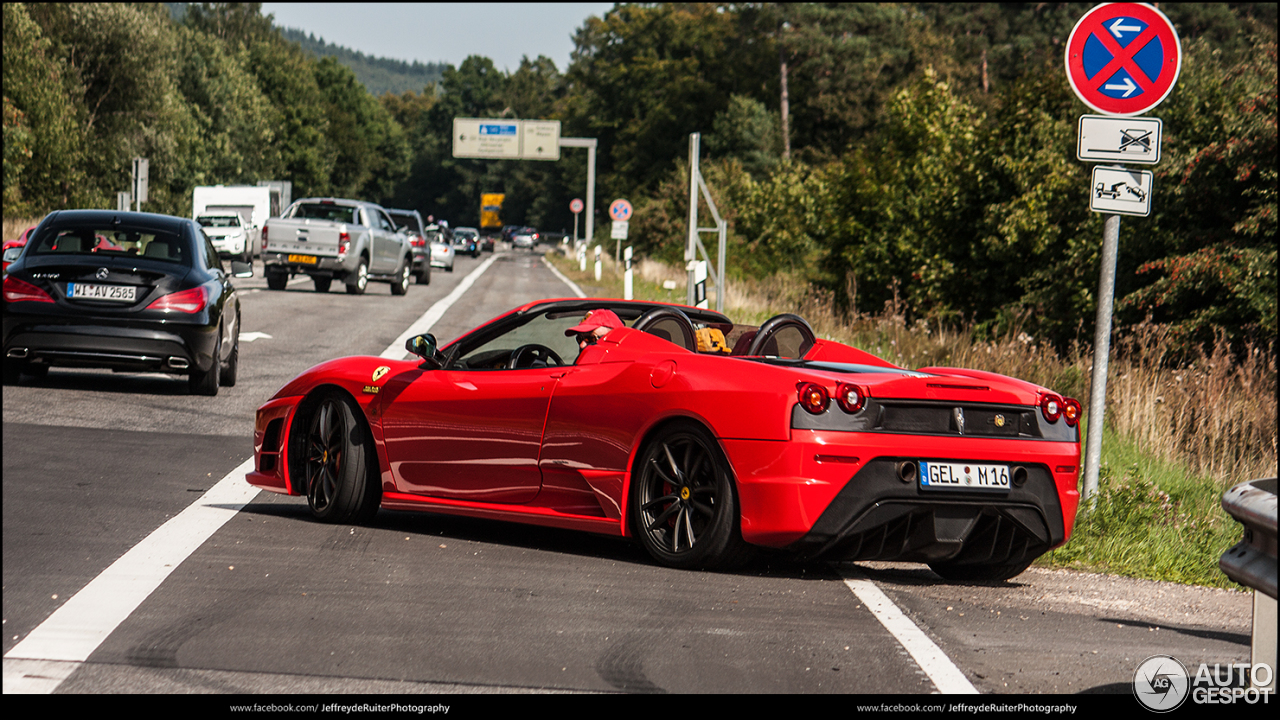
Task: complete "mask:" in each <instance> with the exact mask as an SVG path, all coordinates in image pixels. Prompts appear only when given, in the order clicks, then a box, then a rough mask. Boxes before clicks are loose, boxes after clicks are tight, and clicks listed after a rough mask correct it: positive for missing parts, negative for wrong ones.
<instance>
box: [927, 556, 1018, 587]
mask: <svg viewBox="0 0 1280 720" xmlns="http://www.w3.org/2000/svg"><path fill="white" fill-rule="evenodd" d="M1030 566H1031V561H1030V560H1027V561H1025V562H1024V561H1021V560H1019V561H1017V562H1009V563H976V564H966V565H956V564H950V563H929V569H930V570H932V571H934V572H936V573H938V574H939V575H941V576H942V579H943V580H950V581H951V582H998V581H1000V580H1008V579H1009V578H1012V577H1016V576H1018V575H1021V574H1022V571H1024V570H1026V569H1027V568H1028V567H1030Z"/></svg>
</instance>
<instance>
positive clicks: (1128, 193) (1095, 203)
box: [1089, 166, 1155, 217]
mask: <svg viewBox="0 0 1280 720" xmlns="http://www.w3.org/2000/svg"><path fill="white" fill-rule="evenodd" d="M1154 178H1155V176H1154V175H1153V174H1152V173H1151V171H1149V170H1128V169H1126V168H1121V167H1103V166H1098V167H1095V168H1094V169H1093V179H1092V181H1091V184H1090V187H1089V209H1090V210H1092V211H1094V212H1101V213H1113V214H1116V215H1137V216H1139V217H1146V216H1147V215H1150V214H1151V187H1152V184H1153V180H1154Z"/></svg>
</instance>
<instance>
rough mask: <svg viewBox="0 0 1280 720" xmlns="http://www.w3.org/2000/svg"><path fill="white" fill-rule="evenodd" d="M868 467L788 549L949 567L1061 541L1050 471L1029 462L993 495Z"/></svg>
mask: <svg viewBox="0 0 1280 720" xmlns="http://www.w3.org/2000/svg"><path fill="white" fill-rule="evenodd" d="M904 461H905V462H914V460H909V459H907V458H901V459H894V458H880V459H877V460H874V461H872V462H869V463H867V464H866V465H865V466H864V467H863V468H862V469H861V470H860V471H859V472H858V473H857V474H856V475H854V476H853V478H852V479H850V481H849V482H848V483H847V484H846V485H845V487H844V489H843V490H841V491H840V494H839V495H837V496H836V498H835V499H834V500H833V501H832V502H831V504H830V505H829V506H828V507H827V509H826V511H825V512H823V514H822V516H821V517H820V518H819V519H818V521H817V522H816V523H814V525H813V529H812V530H810V531H809V533H808V534H806V535H805V536H804V537H802V538H801V539H800V540H797V541H796V542H795V543H793V544H792V545H791V546H790V547H789V549H790V550H792V551H795V552H797V553H798V554H800V555H801V556H802V557H810V558H814V557H823V558H826V559H832V560H900V561H906V562H943V561H945V562H948V563H953V564H970V563H974V564H1003V563H1013V562H1020V561H1030V560H1032V559H1034V558H1036V557H1038V556H1040V555H1042V554H1044V553H1045V552H1047V551H1048V550H1049V549H1050V548H1052V547H1054V546H1056V545H1058V544H1061V543H1062V542H1063V540H1064V539H1065V530H1064V528H1063V524H1062V505H1061V503H1060V502H1059V499H1058V492H1057V488H1056V486H1055V485H1054V481H1053V476H1052V474H1051V473H1050V472H1049V469H1048V468H1046V467H1044V466H1042V465H1034V464H1028V465H1024V466H1022V467H1023V468H1025V469H1026V471H1027V472H1026V482H1025V483H1024V484H1023V485H1022V486H1021V487H1014V488H1011V489H1010V490H1009V491H1008V492H1007V493H1001V494H999V495H990V494H984V493H982V492H976V491H958V492H954V493H953V492H949V491H924V490H921V489H920V488H919V487H918V483H916V482H914V481H912V482H903V481H902V480H901V479H899V475H898V465H899V463H900V462H904Z"/></svg>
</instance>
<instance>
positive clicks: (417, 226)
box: [390, 212, 422, 235]
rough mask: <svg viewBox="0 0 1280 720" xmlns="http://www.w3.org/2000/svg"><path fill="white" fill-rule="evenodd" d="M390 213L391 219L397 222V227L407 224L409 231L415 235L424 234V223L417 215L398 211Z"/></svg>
mask: <svg viewBox="0 0 1280 720" xmlns="http://www.w3.org/2000/svg"><path fill="white" fill-rule="evenodd" d="M390 215H391V220H392V222H394V223H395V224H396V227H400V226H405V227H407V228H409V232H411V233H413V234H415V235H421V234H422V223H421V222H420V221H419V220H418V216H417V215H413V214H411V213H398V212H392V213H390Z"/></svg>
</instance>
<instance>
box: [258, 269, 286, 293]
mask: <svg viewBox="0 0 1280 720" xmlns="http://www.w3.org/2000/svg"><path fill="white" fill-rule="evenodd" d="M263 274H264V275H266V276H267V287H268V288H270V289H272V290H283V289H284V286H285V285H288V284H289V274H288V273H282V272H272V271H270V270H264V271H263Z"/></svg>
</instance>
